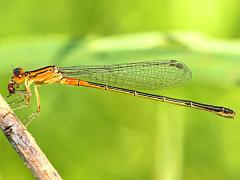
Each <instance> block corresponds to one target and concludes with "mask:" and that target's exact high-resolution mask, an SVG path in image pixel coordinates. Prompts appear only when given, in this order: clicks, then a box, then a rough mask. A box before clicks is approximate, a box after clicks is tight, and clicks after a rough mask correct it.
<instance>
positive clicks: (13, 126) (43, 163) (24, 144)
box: [0, 95, 62, 180]
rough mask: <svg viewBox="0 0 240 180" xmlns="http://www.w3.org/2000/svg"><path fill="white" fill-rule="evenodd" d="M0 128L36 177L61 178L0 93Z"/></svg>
mask: <svg viewBox="0 0 240 180" xmlns="http://www.w3.org/2000/svg"><path fill="white" fill-rule="evenodd" d="M0 128H1V129H2V131H3V133H4V134H5V136H6V137H7V138H8V140H9V142H10V143H11V144H12V146H13V148H14V149H15V151H16V152H17V153H18V154H19V155H20V157H21V158H22V159H23V160H24V162H25V164H26V165H27V167H28V168H29V169H30V170H31V171H32V173H33V174H34V176H35V177H36V178H37V179H44V180H45V179H51V180H53V179H54V180H55V179H56V180H58V179H62V178H61V177H60V175H59V174H58V172H57V171H56V170H55V169H54V167H53V166H52V164H51V163H50V162H49V160H48V159H47V157H46V156H45V154H44V153H43V152H42V151H41V149H40V148H39V147H38V145H37V143H36V142H35V140H34V138H33V137H32V135H31V134H30V133H29V132H28V131H27V129H26V128H25V126H24V125H23V124H22V123H21V121H20V120H19V119H18V118H17V117H16V116H15V114H14V113H13V111H12V110H11V108H10V107H9V106H8V104H7V103H6V101H5V100H4V99H3V97H2V96H1V95H0Z"/></svg>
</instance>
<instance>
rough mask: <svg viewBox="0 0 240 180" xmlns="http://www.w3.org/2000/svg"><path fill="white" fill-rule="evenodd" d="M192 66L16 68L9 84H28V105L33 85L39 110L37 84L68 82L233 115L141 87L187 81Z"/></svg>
mask: <svg viewBox="0 0 240 180" xmlns="http://www.w3.org/2000/svg"><path fill="white" fill-rule="evenodd" d="M191 74H192V73H191V71H190V69H189V68H188V67H187V66H186V65H185V64H183V63H182V62H179V61H176V60H157V61H147V62H137V63H126V64H115V65H95V66H89V65H85V66H84V65H80V66H72V67H58V66H47V67H43V68H40V69H37V70H33V71H24V70H23V69H22V68H15V69H14V70H13V76H12V77H11V80H10V82H9V84H8V91H9V93H10V95H12V94H14V93H17V92H18V90H17V88H18V87H19V85H20V84H24V86H25V90H24V91H25V95H24V96H25V100H26V104H29V101H30V97H31V94H32V93H31V90H30V85H31V84H34V89H35V94H36V98H37V111H36V113H35V115H37V114H39V113H40V96H39V93H38V86H40V85H43V84H54V83H59V84H65V85H72V86H85V87H91V88H98V89H103V90H110V91H117V92H121V93H126V94H130V95H133V96H139V97H145V98H149V99H153V100H158V101H162V102H167V103H171V104H175V105H180V106H186V107H191V108H196V109H200V110H204V111H208V112H212V113H215V114H217V115H220V116H223V117H226V118H233V117H234V115H235V112H234V111H233V110H231V109H229V108H225V107H220V106H214V105H208V104H203V103H198V102H194V101H189V100H182V99H176V98H171V97H166V96H161V95H155V94H149V93H145V92H141V91H140V90H158V89H164V88H172V87H177V86H181V85H184V84H186V83H187V82H189V81H190V79H191Z"/></svg>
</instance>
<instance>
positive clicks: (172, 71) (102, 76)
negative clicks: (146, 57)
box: [59, 60, 191, 90]
mask: <svg viewBox="0 0 240 180" xmlns="http://www.w3.org/2000/svg"><path fill="white" fill-rule="evenodd" d="M59 72H60V73H62V74H63V76H65V77H72V78H78V79H81V80H85V81H89V82H95V83H100V84H106V85H109V86H115V87H121V88H125V89H132V90H158V89H163V88H172V87H177V86H181V85H183V84H186V83H187V82H189V81H190V79H191V71H190V69H189V68H188V67H187V66H186V65H185V64H183V63H181V62H179V61H176V60H157V61H147V62H138V63H126V64H115V65H97V66H88V65H87V66H84V65H82V66H72V67H59Z"/></svg>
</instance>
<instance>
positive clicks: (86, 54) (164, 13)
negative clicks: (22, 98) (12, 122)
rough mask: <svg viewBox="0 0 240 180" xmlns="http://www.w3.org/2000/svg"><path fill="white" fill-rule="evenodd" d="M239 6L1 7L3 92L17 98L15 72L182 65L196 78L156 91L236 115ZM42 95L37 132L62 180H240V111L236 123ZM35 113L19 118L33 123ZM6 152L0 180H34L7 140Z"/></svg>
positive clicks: (140, 105)
mask: <svg viewBox="0 0 240 180" xmlns="http://www.w3.org/2000/svg"><path fill="white" fill-rule="evenodd" d="M239 7H240V1H236V0H228V1H227V0H212V1H207V0H203V1H193V0H158V1H157V0H148V1H146V0H138V1H137V0H132V1H130V0H112V1H109V0H108V1H107V0H98V1H96V0H89V1H83V0H68V1H67V0H60V1H56V0H52V1H47V0H41V1H39V0H36V1H31V0H22V1H17V0H12V1H2V0H0V22H1V23H0V62H1V65H0V77H1V81H0V87H1V88H0V92H1V94H3V95H4V96H6V95H7V90H6V87H7V83H8V80H9V78H10V76H11V72H12V66H14V67H23V68H25V69H27V70H31V69H37V68H40V67H43V66H46V65H51V64H56V65H60V66H69V65H79V64H112V63H126V62H136V61H144V60H154V59H178V60H180V61H182V62H184V63H185V64H187V65H188V66H189V67H190V69H191V70H192V72H193V78H192V81H191V83H189V84H188V85H186V86H184V87H179V88H176V89H169V90H162V91H157V92H153V93H157V94H161V95H167V96H171V97H177V98H182V99H191V100H194V101H200V102H205V103H209V104H214V105H224V106H226V107H230V108H233V109H234V110H235V111H236V112H237V113H238V112H240V108H239V105H238V102H239V100H240V97H239V96H240V92H239V83H240V79H239V77H240V71H239V65H240V61H239V60H240V40H239V37H240V21H239V18H240V9H239ZM40 95H41V105H42V110H41V114H40V116H39V117H37V119H35V120H34V121H33V122H32V123H31V124H30V125H29V126H28V129H29V131H30V132H31V133H32V134H33V136H34V137H35V139H36V141H37V142H38V144H39V146H40V147H41V148H42V149H43V151H44V152H45V154H46V155H47V157H48V158H49V160H50V161H51V162H52V163H53V165H54V166H55V167H56V169H57V170H58V171H59V173H60V174H61V176H62V177H63V178H64V179H77V180H78V179H84V180H200V179H209V180H210V179H211V180H212V179H218V180H225V179H226V180H235V179H236V180H238V179H240V173H239V170H240V153H239V152H240V140H239V137H240V127H239V117H238V114H237V116H236V118H235V119H234V120H228V119H224V118H221V117H219V116H216V115H214V114H211V113H207V112H202V111H197V110H192V109H189V108H184V107H178V106H173V105H168V104H165V103H160V102H155V101H151V100H146V99H142V98H137V97H132V96H128V95H124V94H118V93H114V92H106V91H101V90H96V89H88V88H80V87H65V86H59V85H51V86H42V87H41V88H40ZM33 99H34V98H33ZM32 104H34V100H33V102H32ZM33 108H35V107H34V105H33ZM31 110H32V109H31V108H30V109H24V110H21V111H16V113H17V115H18V116H19V117H20V118H21V119H24V118H26V116H27V114H28V112H30V111H31ZM0 152H1V154H0V179H3V180H5V179H11V180H14V179H17V180H19V179H24V180H25V179H33V176H32V174H31V172H30V171H29V170H28V169H27V168H26V167H25V165H24V163H23V162H22V160H21V159H20V158H19V157H18V155H17V154H16V153H15V152H14V151H13V149H12V147H11V146H10V144H9V142H8V141H7V139H6V138H5V137H4V136H3V134H2V135H0Z"/></svg>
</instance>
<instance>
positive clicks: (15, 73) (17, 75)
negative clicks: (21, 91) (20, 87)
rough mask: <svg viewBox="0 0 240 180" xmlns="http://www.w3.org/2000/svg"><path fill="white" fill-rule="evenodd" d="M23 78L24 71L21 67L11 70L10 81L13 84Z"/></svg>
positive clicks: (19, 82)
mask: <svg viewBox="0 0 240 180" xmlns="http://www.w3.org/2000/svg"><path fill="white" fill-rule="evenodd" d="M24 80H25V72H24V70H23V69H22V68H15V69H14V70H13V77H12V81H13V82H14V84H21V83H22V82H23V81H24Z"/></svg>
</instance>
